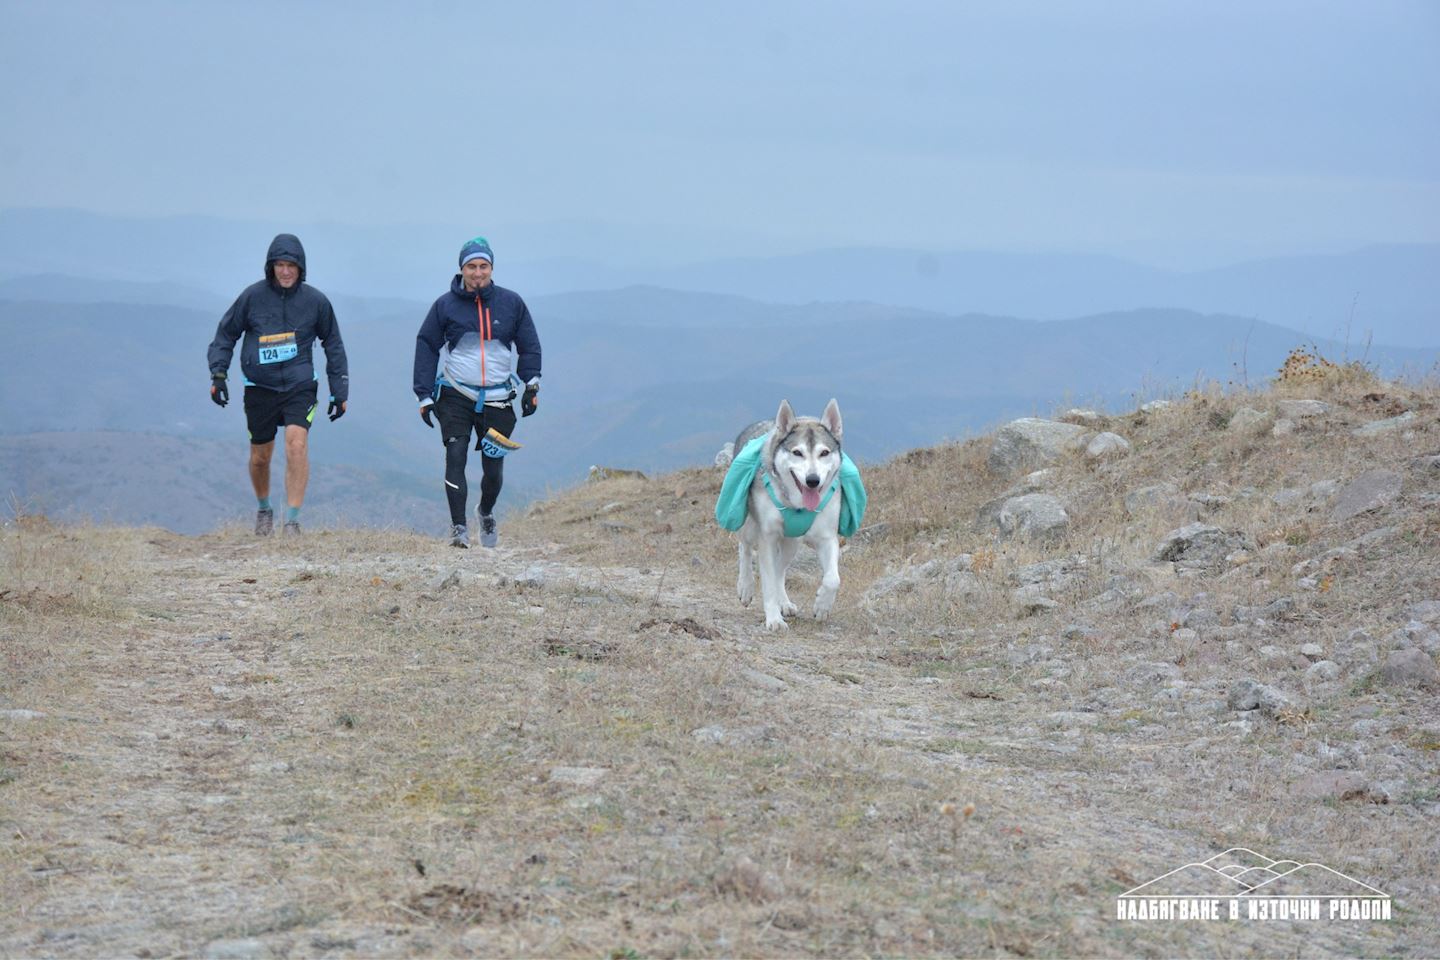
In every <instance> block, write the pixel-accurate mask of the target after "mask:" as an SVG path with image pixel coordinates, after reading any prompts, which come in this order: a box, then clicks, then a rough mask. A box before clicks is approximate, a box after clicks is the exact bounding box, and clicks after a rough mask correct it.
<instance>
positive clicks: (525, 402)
mask: <svg viewBox="0 0 1440 960" xmlns="http://www.w3.org/2000/svg"><path fill="white" fill-rule="evenodd" d="M539 402H540V385H539V384H538V383H532V384H531V385H530V386H528V387H526V388H525V392H524V393H523V394H521V396H520V416H522V417H528V416H530V414H532V413H534V412H535V407H536V406H537V405H538V404H539Z"/></svg>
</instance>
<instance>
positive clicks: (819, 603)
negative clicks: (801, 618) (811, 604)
mask: <svg viewBox="0 0 1440 960" xmlns="http://www.w3.org/2000/svg"><path fill="white" fill-rule="evenodd" d="M834 607H835V598H834V596H829V597H825V596H820V597H816V598H815V614H814V616H815V619H816V620H824V619H825V618H826V617H828V616H830V611H831V610H832V609H834Z"/></svg>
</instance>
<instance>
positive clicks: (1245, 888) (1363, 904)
mask: <svg viewBox="0 0 1440 960" xmlns="http://www.w3.org/2000/svg"><path fill="white" fill-rule="evenodd" d="M1115 916H1116V919H1118V920H1179V921H1187V922H1190V921H1224V920H1240V919H1246V920H1260V921H1265V920H1299V921H1306V920H1325V919H1329V920H1342V921H1343V920H1389V919H1391V902H1390V895H1389V894H1388V893H1386V892H1385V891H1383V890H1381V889H1379V888H1378V887H1374V886H1371V885H1370V884H1368V883H1366V882H1365V881H1363V880H1357V879H1356V878H1354V877H1350V876H1346V875H1345V874H1343V873H1341V872H1340V871H1339V870H1335V869H1333V868H1331V867H1327V866H1325V864H1323V863H1315V862H1313V861H1312V862H1304V863H1302V862H1301V861H1299V860H1273V859H1271V858H1270V857H1267V856H1265V855H1264V854H1261V853H1256V852H1255V851H1254V850H1250V849H1247V848H1245V847H1231V848H1230V849H1229V850H1226V851H1225V852H1224V853H1217V854H1216V855H1215V856H1213V857H1211V858H1210V859H1209V860H1201V861H1200V862H1198V863H1187V864H1185V866H1183V867H1177V868H1176V869H1174V870H1171V871H1170V872H1169V873H1166V874H1162V875H1160V876H1158V877H1156V878H1155V879H1154V880H1150V881H1148V882H1146V883H1142V884H1140V885H1139V886H1138V887H1135V888H1134V889H1131V890H1127V891H1126V892H1124V893H1122V894H1120V895H1119V896H1118V897H1116V898H1115Z"/></svg>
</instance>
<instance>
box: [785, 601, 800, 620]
mask: <svg viewBox="0 0 1440 960" xmlns="http://www.w3.org/2000/svg"><path fill="white" fill-rule="evenodd" d="M799 612H800V608H799V607H797V606H796V605H795V604H794V602H793V601H790V600H786V601H785V602H784V603H782V604H780V616H782V617H793V616H795V614H797V613H799Z"/></svg>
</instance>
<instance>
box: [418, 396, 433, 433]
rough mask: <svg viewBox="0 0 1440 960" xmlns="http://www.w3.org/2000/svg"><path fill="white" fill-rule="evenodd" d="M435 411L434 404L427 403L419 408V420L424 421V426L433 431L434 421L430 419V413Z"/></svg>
mask: <svg viewBox="0 0 1440 960" xmlns="http://www.w3.org/2000/svg"><path fill="white" fill-rule="evenodd" d="M434 409H435V404H433V403H427V404H425V406H423V407H421V408H420V419H421V420H424V421H425V426H427V427H429V428H430V429H431V430H434V429H435V421H434V420H431V419H430V411H431V410H434Z"/></svg>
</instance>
